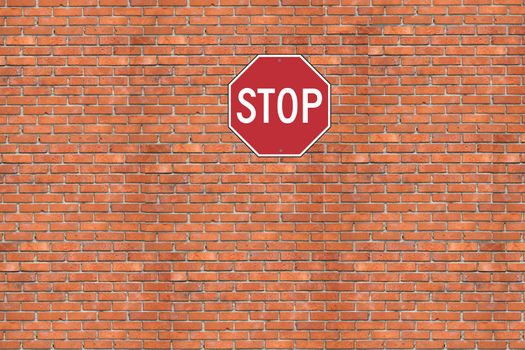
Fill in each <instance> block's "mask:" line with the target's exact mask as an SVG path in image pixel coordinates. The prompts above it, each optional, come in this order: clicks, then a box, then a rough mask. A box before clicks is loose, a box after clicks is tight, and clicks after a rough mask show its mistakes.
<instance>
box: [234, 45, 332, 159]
mask: <svg viewBox="0 0 525 350" xmlns="http://www.w3.org/2000/svg"><path fill="white" fill-rule="evenodd" d="M228 126H229V127H230V129H231V130H232V131H233V132H234V133H235V134H236V135H237V136H239V138H240V139H241V140H242V141H243V142H244V143H245V144H246V145H247V146H248V147H250V149H251V150H252V151H253V152H254V153H255V154H257V155H258V156H261V157H273V156H279V157H285V156H289V157H298V156H302V155H303V154H304V153H305V152H306V151H307V150H308V149H309V148H310V147H311V146H312V145H313V144H314V143H315V142H316V141H317V140H318V139H319V138H320V137H321V136H322V135H323V134H324V133H325V132H326V131H327V130H328V129H329V128H330V84H329V83H328V81H326V79H325V78H323V76H322V75H321V74H320V73H319V72H317V71H316V70H315V68H314V67H312V66H311V65H310V63H308V61H306V60H305V59H304V58H303V57H302V56H300V55H259V56H257V57H256V58H255V59H254V60H253V61H251V62H250V64H248V66H247V67H246V68H245V69H244V70H243V71H242V72H241V73H239V75H237V77H235V79H233V80H232V82H231V83H230V84H229V86H228Z"/></svg>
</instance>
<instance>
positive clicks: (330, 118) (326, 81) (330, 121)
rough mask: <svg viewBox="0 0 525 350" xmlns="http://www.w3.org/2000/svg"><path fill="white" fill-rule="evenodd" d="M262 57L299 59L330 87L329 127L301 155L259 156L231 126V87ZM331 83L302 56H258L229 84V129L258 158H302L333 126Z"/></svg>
mask: <svg viewBox="0 0 525 350" xmlns="http://www.w3.org/2000/svg"><path fill="white" fill-rule="evenodd" d="M261 57H299V58H300V59H302V60H303V62H304V63H306V64H307V65H308V67H310V68H311V69H312V70H313V71H314V72H315V74H317V75H318V76H319V78H321V80H322V81H324V83H325V84H326V85H327V86H328V126H327V127H326V128H325V129H324V130H323V131H321V132H320V133H319V135H318V136H317V137H316V138H315V139H314V140H313V141H312V142H310V144H309V145H308V146H306V147H305V149H304V150H303V151H302V152H301V153H300V154H259V152H257V151H256V150H255V149H254V148H253V147H252V145H250V143H249V142H248V141H246V140H245V139H244V137H242V136H241V135H240V134H239V133H238V132H237V130H235V129H234V128H233V127H232V125H231V103H230V96H231V86H232V84H233V83H235V81H236V80H237V79H239V78H240V77H241V76H242V75H243V74H244V73H245V72H246V70H247V69H248V68H250V66H251V65H252V64H254V63H255V62H256V61H257V60H258V59H259V58H261ZM330 88H331V86H330V83H329V82H328V80H326V79H325V78H324V77H323V76H322V75H321V73H319V72H318V71H317V69H315V67H314V66H312V65H311V64H310V62H308V61H307V60H306V59H305V58H304V57H303V56H302V55H257V56H256V57H255V58H254V59H253V60H252V61H251V62H250V63H248V65H247V66H246V67H244V68H243V69H242V70H241V71H240V72H239V74H237V76H236V77H235V78H233V80H232V81H230V83H229V84H228V128H229V129H230V130H231V131H232V132H233V133H234V134H235V135H237V137H238V138H240V139H241V141H242V142H244V144H245V145H246V146H248V148H250V149H251V150H252V152H253V153H255V155H257V157H302V156H303V155H304V154H305V153H306V152H307V151H308V150H309V149H310V148H311V147H312V146H313V145H314V143H316V142H317V140H319V139H320V138H321V136H323V135H324V134H325V133H326V132H327V131H328V129H330V127H331V126H332V116H331V114H330V113H331V104H332V99H331V91H330Z"/></svg>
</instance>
